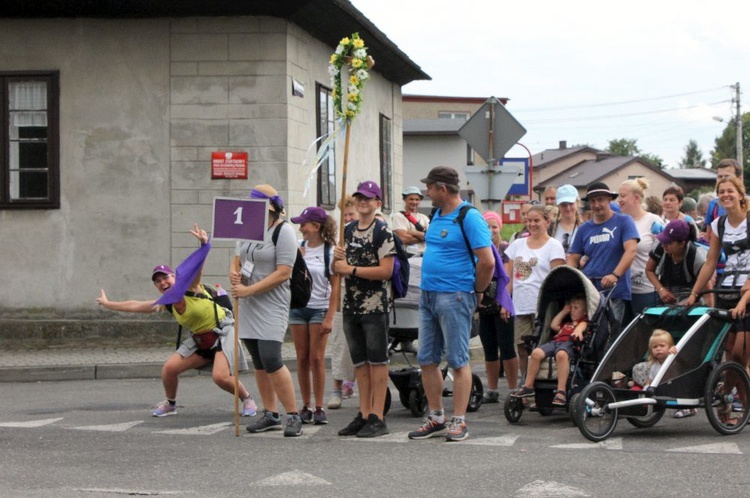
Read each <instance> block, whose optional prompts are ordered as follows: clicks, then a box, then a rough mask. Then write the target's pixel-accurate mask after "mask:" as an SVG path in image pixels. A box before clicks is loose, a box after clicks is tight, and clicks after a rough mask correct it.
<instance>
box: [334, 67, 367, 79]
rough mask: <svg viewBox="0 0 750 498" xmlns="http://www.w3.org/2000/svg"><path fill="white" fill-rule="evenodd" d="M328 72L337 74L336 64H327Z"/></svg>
mask: <svg viewBox="0 0 750 498" xmlns="http://www.w3.org/2000/svg"><path fill="white" fill-rule="evenodd" d="M328 74H330V75H331V76H336V75H337V74H339V68H337V67H336V66H328ZM360 79H361V78H360Z"/></svg>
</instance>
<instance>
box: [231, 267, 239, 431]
mask: <svg viewBox="0 0 750 498" xmlns="http://www.w3.org/2000/svg"><path fill="white" fill-rule="evenodd" d="M232 266H233V267H234V271H236V272H237V274H239V273H240V259H239V258H237V257H235V258H234V262H233V265H232ZM234 312H235V317H234V366H233V367H232V368H233V369H234V435H235V436H236V437H240V300H239V298H236V297H235V298H234Z"/></svg>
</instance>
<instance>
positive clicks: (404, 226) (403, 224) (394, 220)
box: [391, 211, 430, 254]
mask: <svg viewBox="0 0 750 498" xmlns="http://www.w3.org/2000/svg"><path fill="white" fill-rule="evenodd" d="M411 215H412V216H413V217H414V218H415V219H416V220H417V221H418V222H419V224H420V225H422V228H423V229H425V230H427V226H428V225H429V224H430V219H429V218H428V217H427V216H425V215H424V214H422V213H411ZM416 229H417V227H416V226H415V225H414V224H413V223H412V222H411V221H409V220H407V219H406V216H404V215H403V214H401V211H396V212H395V213H393V215H392V216H391V230H393V233H396V230H416ZM424 249H425V243H424V242H419V243H418V244H411V245H409V246H406V252H408V253H409V254H424Z"/></svg>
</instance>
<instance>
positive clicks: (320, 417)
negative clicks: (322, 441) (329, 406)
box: [313, 408, 328, 425]
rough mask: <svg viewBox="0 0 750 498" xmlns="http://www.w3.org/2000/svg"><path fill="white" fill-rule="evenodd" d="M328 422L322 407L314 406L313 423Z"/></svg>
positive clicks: (323, 423)
mask: <svg viewBox="0 0 750 498" xmlns="http://www.w3.org/2000/svg"><path fill="white" fill-rule="evenodd" d="M327 423H328V417H326V412H325V410H323V409H322V408H316V409H315V413H313V424H315V425H325V424H327Z"/></svg>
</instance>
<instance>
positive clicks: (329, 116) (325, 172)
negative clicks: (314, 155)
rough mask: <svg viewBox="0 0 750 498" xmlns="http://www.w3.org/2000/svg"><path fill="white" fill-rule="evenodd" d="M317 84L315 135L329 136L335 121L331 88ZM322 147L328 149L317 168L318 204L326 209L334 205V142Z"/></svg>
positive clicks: (319, 143)
mask: <svg viewBox="0 0 750 498" xmlns="http://www.w3.org/2000/svg"><path fill="white" fill-rule="evenodd" d="M317 86H318V91H317V96H318V97H317V98H318V101H317V116H316V118H317V123H318V125H317V134H318V135H317V136H319V137H321V136H323V135H328V136H330V134H331V133H333V129H334V127H335V126H334V125H335V123H336V121H335V118H334V115H333V114H334V113H333V97H332V96H331V89H330V88H326V87H324V86H323V85H321V84H318V85H317ZM326 138H327V137H326ZM324 140H325V139H323V140H321V141H320V142H318V152H320V147H321V143H322V142H323V141H324ZM324 147H326V148H327V149H328V151H327V154H326V155H325V156H323V157H324V159H323V162H321V163H320V168H319V169H318V206H321V207H323V208H326V209H334V208H335V207H336V143H335V142H333V141H332V142H330V143H329V144H328V145H325V146H324Z"/></svg>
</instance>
